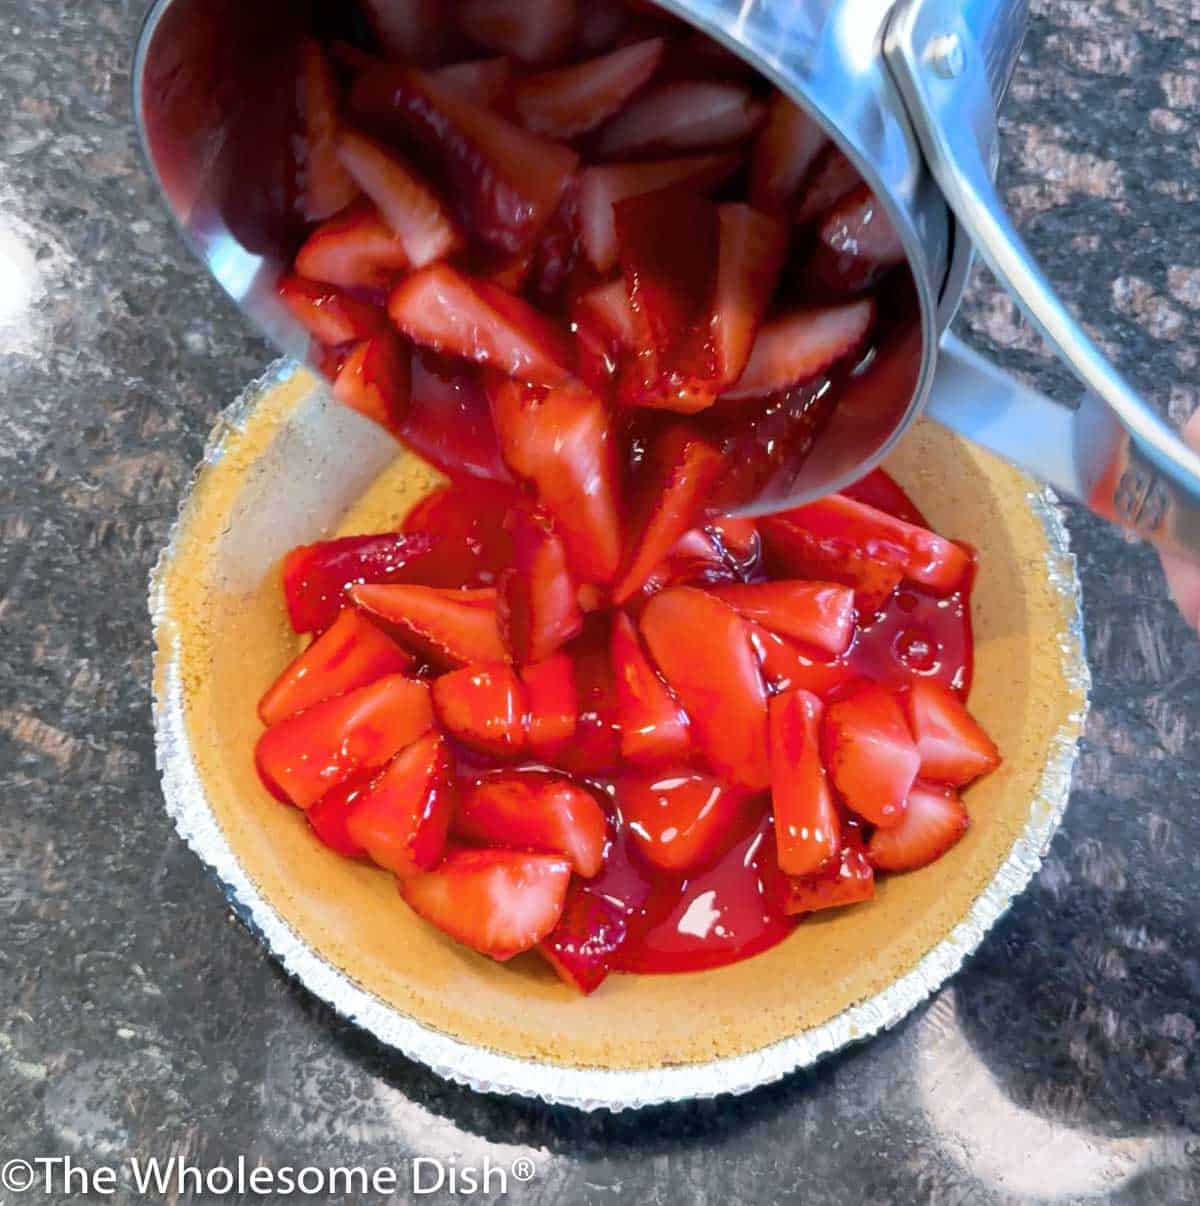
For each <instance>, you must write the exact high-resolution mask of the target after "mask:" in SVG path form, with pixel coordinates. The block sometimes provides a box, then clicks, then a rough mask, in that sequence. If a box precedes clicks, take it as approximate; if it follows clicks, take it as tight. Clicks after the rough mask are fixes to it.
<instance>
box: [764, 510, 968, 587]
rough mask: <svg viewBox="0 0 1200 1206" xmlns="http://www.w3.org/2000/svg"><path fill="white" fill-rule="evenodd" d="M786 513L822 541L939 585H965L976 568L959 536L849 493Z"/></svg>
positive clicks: (936, 585) (917, 580)
mask: <svg viewBox="0 0 1200 1206" xmlns="http://www.w3.org/2000/svg"><path fill="white" fill-rule="evenodd" d="M784 518H786V520H787V522H788V523H789V524H794V525H796V526H798V527H801V528H803V529H805V530H806V531H808V532H810V533H811V534H812V535H813V536H815V537H817V538H818V539H819V540H821V541H827V540H828V541H837V542H844V543H847V544H849V545H852V546H853V547H855V548H858V549H861V550H862V551H863V552H864V553H865V554H866V555H867V556H868V557H870V558H872V559H873V560H876V561H881V562H884V563H886V564H888V565H891V566H894V567H895V568H896V569H898V570H900V571H901V573H902V574H903V575H904V577H905V578H909V579H911V580H912V581H913V582H919V583H921V585H923V586H928V587H930V588H931V589H933V590H937V591H952V590H954V589H955V588H956V587H958V586H961V585H962V582H963V580H964V578H965V577H966V576H967V573H968V572H969V570H970V568H971V557H970V554H968V553H967V552H966V551H965V550H964V549H962V548H961V547H960V546H959V545H957V544H955V543H954V542H953V541H950V540H947V539H946V538H945V537H944V536H938V535H936V534H935V533H933V532H931V531H929V530H928V529H927V528H920V527H917V525H916V524H911V523H906V522H905V521H904V520H903V519H897V518H896V517H895V516H893V515H889V514H888V513H887V512H886V511H880V510H877V509H876V508H875V507H872V506H869V505H868V504H867V503H861V502H858V501H856V500H855V499H853V498H848V497H847V496H846V495H844V494H830V495H828V496H827V497H826V498H822V499H818V500H817V501H816V502H814V503H807V504H805V505H804V506H802V507H795V508H793V509H792V510H791V511H788V512H786V514H785V516H784ZM768 526H769V525H768Z"/></svg>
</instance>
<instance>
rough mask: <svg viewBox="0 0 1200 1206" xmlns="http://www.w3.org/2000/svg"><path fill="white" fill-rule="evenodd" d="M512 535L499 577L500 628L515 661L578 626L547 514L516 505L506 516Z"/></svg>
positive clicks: (559, 643)
mask: <svg viewBox="0 0 1200 1206" xmlns="http://www.w3.org/2000/svg"><path fill="white" fill-rule="evenodd" d="M507 524H508V528H509V531H510V533H511V535H512V545H513V562H512V568H511V569H508V570H506V571H505V572H504V574H503V575H502V577H501V579H500V597H499V601H498V602H499V614H500V632H501V635H502V636H503V637H504V643H505V645H507V646H508V650H509V652H510V653H511V654H512V658H513V661H515V662H516V663H517V664H518V665H521V666H523V665H527V664H528V663H529V662H540V661H544V660H545V659H546V658H548V657H550V656H551V654H554V653H557V652H558V650H559V649H561V648H562V647H563V645H565V644H566V643H567V642H568V641H569V640H572V639H573V638H574V637H576V636H578V635H579V633H580V632H581V631H582V630H583V612H582V611H580V609H579V601H578V599H577V597H576V587H575V583H574V581H573V580H572V578H571V574H570V571H569V570H568V569H567V550H566V548H565V547H564V545H563V542H562V541H561V540H560V539H559V537H558V535H557V533H556V532H555V531H554V528H553V527H552V526H551V524H550V522H549V520H548V519H547V518H546V517H545V516H544V515H542V514H541V513H540V512H538V511H536V510H534V509H532V508H530V507H517V508H514V509H513V510H512V511H510V512H509V515H508V520H507Z"/></svg>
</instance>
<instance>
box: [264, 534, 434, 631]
mask: <svg viewBox="0 0 1200 1206" xmlns="http://www.w3.org/2000/svg"><path fill="white" fill-rule="evenodd" d="M433 548H434V541H433V540H431V539H430V538H429V537H428V536H426V535H424V534H421V533H416V534H411V535H399V534H397V533H393V532H385V533H382V534H380V535H376V536H344V537H342V538H341V539H338V540H319V541H317V542H316V543H315V544H302V545H297V547H296V548H294V549H292V551H291V552H290V553H288V555H287V556H286V557H285V558H284V559H283V597H284V601H285V602H286V603H287V609H288V618H289V619H290V620H291V622H292V627H293V628H294V629H295V630H296V631H297V632H321V631H323V630H324V629H326V628H328V627H329V625H330V624H332V623H333V622H334V620H336V619H337V618H338V613H339V612H340V611H341V610H342V608H343V607H346V606H347V605H348V604H349V598H348V597H347V595H346V591H347V590H348V589H349V588H350V587H351V586H354V585H355V584H357V583H362V582H372V583H381V582H395V581H399V580H405V579H411V578H412V577H414V576H415V575H417V574H419V573H421V571H422V567H423V566H424V564H425V562H426V560H427V559H428V557H429V554H430V552H431V551H432V549H433Z"/></svg>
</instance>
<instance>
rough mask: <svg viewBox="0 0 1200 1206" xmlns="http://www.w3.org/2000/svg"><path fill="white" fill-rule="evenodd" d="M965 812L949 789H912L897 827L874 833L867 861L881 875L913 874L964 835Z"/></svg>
mask: <svg viewBox="0 0 1200 1206" xmlns="http://www.w3.org/2000/svg"><path fill="white" fill-rule="evenodd" d="M968 823H969V822H968V818H967V810H966V809H965V808H964V807H963V803H962V801H961V800H960V799H959V798H958V796H957V795H956V794H955V793H954V792H953V791H952V790H951V789H950V788H948V787H930V786H926V785H924V784H921V783H916V784H914V785H913V789H912V791H910V792H909V794H908V806H907V808H906V809H905V811H904V818H903V819H902V820H901V822H900V824H899V825H896V826H895V827H894V828H891V829H877V830H876V831H875V832H874V833H873V834H872V835H871V840H870V842H869V843H868V845H867V857H868V858H869V859H870V860H871V864H872V866H874V867H877V868H878V869H879V870H880V871H916V870H917V869H918V868H919V867H925V866H928V865H929V864H930V863H932V862H934V861H935V860H936V859H939V858H941V857H942V855H943V854H945V853H946V851H947V850H949V849H950V847H951V846H953V845H954V844H955V843H956V842H957V841H958V839H959V838H961V837H962V835H963V834H964V833H966V831H967V825H968Z"/></svg>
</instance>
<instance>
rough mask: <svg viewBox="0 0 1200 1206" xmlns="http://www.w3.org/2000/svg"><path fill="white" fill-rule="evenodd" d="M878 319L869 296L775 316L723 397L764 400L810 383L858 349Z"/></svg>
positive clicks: (734, 399) (764, 329)
mask: <svg viewBox="0 0 1200 1206" xmlns="http://www.w3.org/2000/svg"><path fill="white" fill-rule="evenodd" d="M874 321H875V303H874V302H873V301H871V300H870V299H865V300H863V301H856V302H851V303H849V304H848V305H842V306H831V307H829V308H827V309H822V310H796V311H794V312H793V313H791V314H786V315H784V316H782V317H781V318H776V319H773V320H772V321H771V322H769V323H767V324H765V325H764V326H763V327H762V329H761V330H760V331H759V332H758V338H757V339H756V340H755V341H754V347H753V349H752V350H751V352H750V360H749V362H748V363H747V365H746V368H745V371H744V372H743V373H742V375H741V377H740V378H739V379H738V381H737V384H736V385H734V386H733V388H732V389H728V390H726V391H725V392H724V393H723V394H722V397H724V398H726V399H728V400H730V401H739V400H741V399H744V398H764V397H767V396H769V395H771V394H778V393H782V392H783V391H784V390H789V389H791V388H793V386H796V385H800V384H802V383H803V382H805V381H809V380H811V379H812V378H813V377H815V376H817V374H818V373H823V372H824V371H825V370H826V369H827V368H830V367H831V366H832V365H834V364H836V363H837V362H838V361H839V360H841V359H842V358H843V357H844V356H848V355H849V354H850V353H851V352H853V351H854V350H855V349H856V348H858V347H860V346H861V345H862V342H863V340H864V339H866V337H867V333H868V332H869V331H870V329H871V327H872V325H873V323H874Z"/></svg>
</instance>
